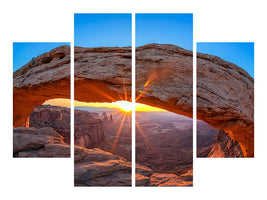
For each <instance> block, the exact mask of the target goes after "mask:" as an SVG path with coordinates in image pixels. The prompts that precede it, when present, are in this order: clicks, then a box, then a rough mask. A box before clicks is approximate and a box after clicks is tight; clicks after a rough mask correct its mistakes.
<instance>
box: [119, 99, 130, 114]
mask: <svg viewBox="0 0 267 200" xmlns="http://www.w3.org/2000/svg"><path fill="white" fill-rule="evenodd" d="M116 104H118V106H119V108H120V109H121V110H123V111H124V112H130V111H132V103H131V102H128V101H116Z"/></svg>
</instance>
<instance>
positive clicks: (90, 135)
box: [29, 105, 105, 148]
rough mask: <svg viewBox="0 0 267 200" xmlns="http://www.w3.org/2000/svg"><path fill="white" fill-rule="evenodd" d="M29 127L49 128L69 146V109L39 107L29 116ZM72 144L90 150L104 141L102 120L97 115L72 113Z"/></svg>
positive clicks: (80, 112)
mask: <svg viewBox="0 0 267 200" xmlns="http://www.w3.org/2000/svg"><path fill="white" fill-rule="evenodd" d="M29 122H30V127H35V128H42V127H51V128H53V129H54V130H55V131H56V132H57V133H59V134H60V135H61V136H62V137H63V139H64V142H65V143H66V144H70V109H69V108H65V107H60V106H50V105H41V106H37V107H35V108H34V110H33V111H32V113H31V114H30V121H29ZM74 132H75V134H74V144H75V145H79V146H82V147H86V148H92V147H93V146H94V145H96V144H99V143H101V142H102V141H103V140H104V139H105V134H104V131H103V123H102V119H100V117H99V116H98V113H91V112H87V111H81V110H75V111H74Z"/></svg>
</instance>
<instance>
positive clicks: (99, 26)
mask: <svg viewBox="0 0 267 200" xmlns="http://www.w3.org/2000/svg"><path fill="white" fill-rule="evenodd" d="M74 45H75V46H80V47H126V46H132V17H131V14H74Z"/></svg>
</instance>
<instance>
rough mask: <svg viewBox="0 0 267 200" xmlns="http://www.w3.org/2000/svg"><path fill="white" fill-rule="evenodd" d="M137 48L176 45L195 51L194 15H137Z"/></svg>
mask: <svg viewBox="0 0 267 200" xmlns="http://www.w3.org/2000/svg"><path fill="white" fill-rule="evenodd" d="M135 25H136V36H135V41H136V46H137V47H138V46H142V45H145V44H149V43H159V44H174V45H177V46H180V47H182V48H184V49H188V50H191V51H192V50H193V14H189V13H188V14H136V18H135Z"/></svg>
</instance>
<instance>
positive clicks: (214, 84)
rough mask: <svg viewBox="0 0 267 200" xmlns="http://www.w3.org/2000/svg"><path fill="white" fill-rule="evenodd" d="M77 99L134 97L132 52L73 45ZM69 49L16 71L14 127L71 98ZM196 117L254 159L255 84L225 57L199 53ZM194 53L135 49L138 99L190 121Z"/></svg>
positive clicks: (166, 47)
mask: <svg viewBox="0 0 267 200" xmlns="http://www.w3.org/2000/svg"><path fill="white" fill-rule="evenodd" d="M74 51H75V55H74V61H75V72H74V81H75V91H74V92H75V96H74V98H75V100H79V101H84V102H114V101H117V100H129V99H130V96H131V48H130V47H125V48H118V47H110V48H108V47H101V48H81V47H75V50H74ZM69 57H70V49H69V47H68V46H62V47H58V48H56V49H54V50H52V51H51V52H48V53H45V54H42V55H41V56H38V57H37V58H36V64H35V65H34V66H33V65H32V63H31V62H30V63H28V64H27V65H25V66H24V67H22V68H20V69H19V70H17V71H16V72H14V75H13V78H14V88H13V91H14V93H13V97H14V98H13V99H14V102H13V103H14V111H13V116H14V127H19V126H27V125H28V124H27V119H28V116H29V115H30V113H31V112H32V110H33V108H34V107H35V106H37V105H41V104H42V103H43V102H44V101H45V100H47V99H52V98H69V94H70V91H69V87H70V85H69V82H70V81H69V80H70V76H69ZM197 63H198V73H197V76H198V77H197V78H198V82H197V84H198V90H197V101H198V108H197V111H198V112H197V117H198V119H200V120H202V121H205V122H206V123H208V124H209V125H211V126H212V127H214V128H216V129H220V130H224V131H225V132H227V133H228V134H229V136H230V137H231V138H232V139H234V140H235V141H237V142H238V143H239V144H240V146H241V149H242V151H243V153H244V156H245V157H253V156H254V109H253V106H254V81H253V78H252V77H250V76H249V75H248V74H247V72H245V71H244V70H243V69H241V68H239V67H238V66H236V65H234V64H232V63H229V62H226V61H223V60H222V59H220V58H218V57H215V56H211V55H204V54H198V55H197ZM192 76H193V53H192V52H191V51H188V50H185V49H182V48H180V47H177V46H174V45H162V44H149V45H145V46H142V47H137V48H136V100H137V102H140V103H145V104H148V105H151V106H155V107H159V108H163V109H166V110H168V111H171V112H174V113H177V114H182V115H185V116H189V117H192V110H193V102H192V100H193V94H192V91H193V83H192Z"/></svg>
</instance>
